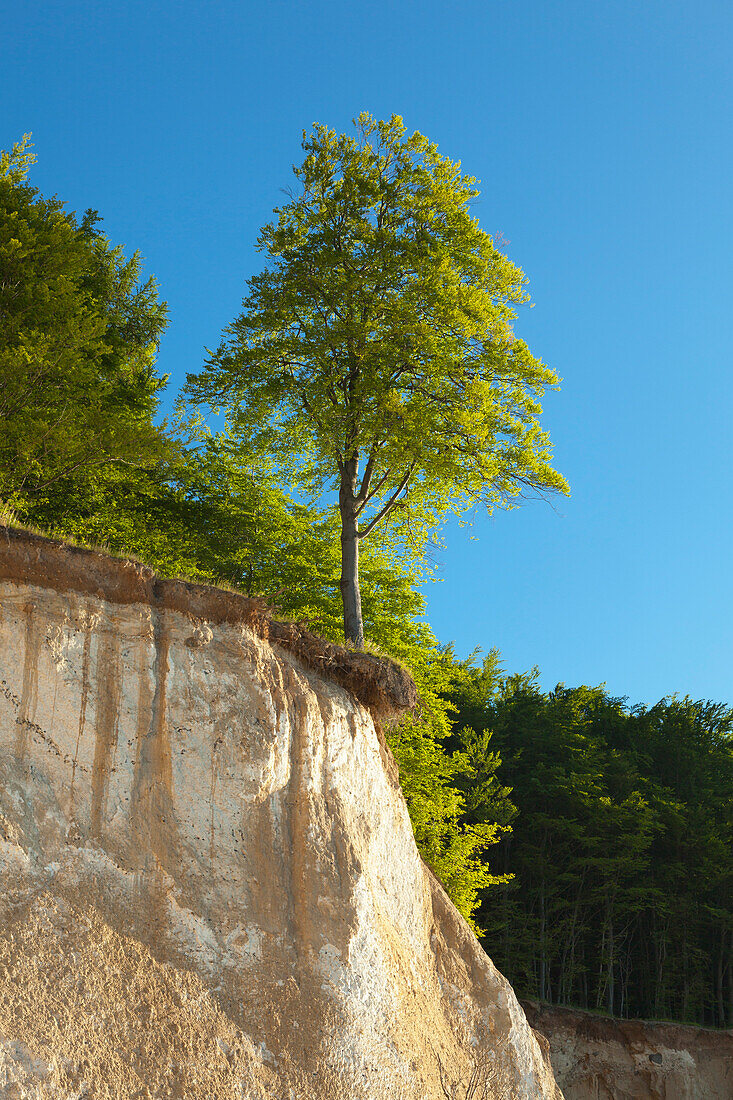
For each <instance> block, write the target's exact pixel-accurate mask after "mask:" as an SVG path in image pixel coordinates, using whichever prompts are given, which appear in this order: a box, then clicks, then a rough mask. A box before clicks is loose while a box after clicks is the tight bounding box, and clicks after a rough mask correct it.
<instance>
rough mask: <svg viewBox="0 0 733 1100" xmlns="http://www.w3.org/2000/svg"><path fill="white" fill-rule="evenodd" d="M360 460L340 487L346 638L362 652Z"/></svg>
mask: <svg viewBox="0 0 733 1100" xmlns="http://www.w3.org/2000/svg"><path fill="white" fill-rule="evenodd" d="M357 473H358V463H357V459H355V458H354V459H351V460H350V461H349V462H347V463H346V465H345V467H344V470H343V473H342V475H341V485H340V488H339V511H340V512H341V580H340V582H339V587H340V589H341V601H342V604H343V609H344V637H345V638H346V641H347V642H351V644H352V645H355V646H358V648H359V649H361V648H362V647H363V645H364V623H363V621H362V617H361V592H360V590H359V534H358V525H357V517H356V503H355V499H354V498H355V497H356V478H357Z"/></svg>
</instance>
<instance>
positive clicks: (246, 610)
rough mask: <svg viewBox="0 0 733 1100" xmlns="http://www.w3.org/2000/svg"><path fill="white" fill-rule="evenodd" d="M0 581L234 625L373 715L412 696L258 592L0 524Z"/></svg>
mask: <svg viewBox="0 0 733 1100" xmlns="http://www.w3.org/2000/svg"><path fill="white" fill-rule="evenodd" d="M0 581H12V582H15V583H21V584H33V585H38V586H39V587H41V588H50V589H53V590H54V591H56V592H78V593H81V594H83V595H87V596H93V597H97V598H98V599H104V600H108V601H109V602H110V603H117V604H133V603H142V604H148V605H149V606H151V607H155V608H159V609H166V610H170V611H177V612H179V613H181V614H184V615H188V616H189V617H190V618H191V619H194V620H205V621H207V622H212V623H230V624H234V625H236V624H242V625H244V626H247V627H249V629H250V630H252V631H253V632H254V633H255V634H257V635H258V637H260V638H262V639H263V640H265V641H269V642H271V643H272V644H274V645H278V646H280V647H281V648H283V649H285V650H288V652H290V653H292V654H293V656H295V657H297V659H298V660H299V661H301V662H302V663H303V664H304V665H306V666H307V667H308V668H311V669H312V670H313V671H314V672H317V673H318V674H319V675H321V676H323V677H325V678H326V679H329V680H332V681H334V682H335V683H337V684H339V685H340V686H341V687H344V688H346V689H347V690H348V691H350V692H351V693H352V694H353V695H354V696H355V697H356V698H357V699H358V700H359V702H360V703H363V704H364V705H365V706H366V707H368V708H369V709H370V710H371V712H372V714H373V715H374V717H375V718H379V719H383V718H389V717H396V716H397V715H399V714H402V713H403V712H404V711H406V710H411V709H412V708H413V707H414V706H415V705H416V703H417V689H416V687H415V684H414V681H413V679H412V677H411V676H410V674H409V672H408V671H407V670H406V669H405V668H403V667H402V665H400V664H398V663H397V662H396V661H393V660H391V659H390V658H388V657H380V656H377V655H375V654H373V653H368V652H365V651H363V650H354V649H349V648H348V647H347V646H341V645H335V644H334V643H332V642H327V641H325V640H324V639H323V638H319V637H317V636H316V635H315V634H313V633H311V631H309V630H308V629H307V628H306V627H305V626H303V625H302V624H300V623H293V622H281V621H279V620H277V619H274V618H273V615H272V609H271V608H270V607H269V606H268V604H267V603H266V601H265V600H264V599H262V598H258V597H249V596H245V595H244V594H243V593H241V592H235V591H230V590H228V589H224V588H216V587H215V586H213V585H208V584H196V583H193V582H192V581H186V580H182V579H165V578H162V577H158V576H157V575H156V573H155V571H154V570H153V569H151V568H150V566H147V565H143V564H142V563H141V562H138V561H132V560H130V559H127V558H117V557H113V556H112V555H110V554H106V553H104V552H102V551H99V550H91V549H88V548H87V547H82V546H74V545H71V544H69V543H65V542H62V541H60V540H58V539H53V538H48V537H46V536H45V535H38V534H35V533H34V532H31V531H27V530H24V529H23V528H18V527H10V526H7V525H6V524H3V523H0Z"/></svg>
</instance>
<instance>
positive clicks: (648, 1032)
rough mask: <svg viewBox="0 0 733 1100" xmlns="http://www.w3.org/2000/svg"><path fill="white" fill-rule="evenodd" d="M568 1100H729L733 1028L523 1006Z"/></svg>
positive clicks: (732, 1081)
mask: <svg viewBox="0 0 733 1100" xmlns="http://www.w3.org/2000/svg"><path fill="white" fill-rule="evenodd" d="M524 1008H525V1011H526V1013H527V1016H528V1018H529V1020H530V1022H531V1024H532V1026H533V1027H534V1028H537V1030H538V1031H540V1032H541V1033H542V1034H543V1035H545V1036H546V1037H547V1039H548V1041H549V1044H550V1057H551V1060H552V1066H553V1069H554V1071H555V1077H556V1079H557V1081H558V1083H559V1085H560V1086H561V1087H562V1090H563V1093H564V1096H565V1100H731V1098H733V1032H731V1031H713V1030H707V1029H705V1028H697V1027H687V1026H685V1025H683V1024H661V1023H659V1024H658V1023H647V1022H645V1021H643V1020H614V1019H611V1018H610V1017H607V1016H595V1015H592V1014H591V1013H587V1012H576V1011H574V1010H572V1009H566V1008H555V1007H552V1006H546V1005H543V1006H541V1007H540V1006H539V1005H537V1004H536V1003H533V1002H527V1003H525V1005H524Z"/></svg>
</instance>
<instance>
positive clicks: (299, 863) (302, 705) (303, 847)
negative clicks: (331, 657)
mask: <svg viewBox="0 0 733 1100" xmlns="http://www.w3.org/2000/svg"><path fill="white" fill-rule="evenodd" d="M288 681H289V683H288V687H289V688H290V689H291V698H290V704H291V707H292V723H291V731H292V732H291V752H292V756H291V762H290V784H289V786H288V810H289V814H288V816H289V819H290V820H289V824H290V885H291V894H292V904H293V924H294V932H295V944H296V950H297V951H298V954H299V955H300V956H301V961H302V962H305V961H306V960H308V958H309V956H310V955H311V954H312V952H313V951H314V950H315V944H314V931H315V930H314V929H313V927H312V906H313V905H314V903H315V900H316V897H317V896H318V891H316V892H315V894H314V893H313V891H312V889H310V887H312V886H313V881H312V880H313V870H314V868H313V865H312V864H313V859H314V853H313V850H312V847H311V843H310V838H309V831H310V830H309V825H310V819H311V810H313V811H314V812H313V817H316V816H317V815H316V813H315V806H312V805H311V797H310V792H309V790H308V779H307V771H308V765H307V760H306V756H307V753H308V744H309V740H310V736H309V735H311V734H312V736H313V737H317V736H318V731H317V730H315V729H312V730H311V729H310V728H309V726H310V725H311V724H312V721H311V715H310V713H309V708H308V702H307V697H306V694H305V693H304V692H303V689H302V685H301V684H299V682H298V679H297V677H296V676H295V674H294V673H293V672H292V670H291V669H288Z"/></svg>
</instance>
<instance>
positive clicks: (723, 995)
mask: <svg viewBox="0 0 733 1100" xmlns="http://www.w3.org/2000/svg"><path fill="white" fill-rule="evenodd" d="M468 671H469V675H468V677H467V679H466V680H464V681H463V682H462V684H461V686H460V687H459V688H458V689H457V690H455V691H454V692H453V695H452V700H453V702H454V704H455V706H456V708H457V710H456V713H455V714H454V716H453V719H454V729H455V732H454V734H453V737H452V739H451V741H452V742H454V743H455V744H456V745H457V746H460V747H461V748H462V749H463V750H464V751H465V749H466V748H469V749H470V748H471V747H472V746H476V745H481V746H483V745H485V744H487V741H486V739H487V738H488V737H489V736H490V738H491V740H490V747H491V749H492V750H493V752H495V753H497V754H498V756H499V757H500V758H501V761H502V763H501V767H500V768H499V769H498V775H499V777H500V779H501V782H502V783H503V784H506V786H507V787H509V788H511V794H509V795H508V797H509V798H511V801H512V802H513V803H514V805H515V807H516V811H513V810H512V809H511V808H510V807H509V806H508V804H507V807H506V810H505V814H504V816H503V818H502V820H503V822H504V823H505V824H510V823H511V825H512V831H511V832H510V833H507V834H506V835H505V836H504V837H503V839H502V840H501V844H500V848H499V850H498V852H496V851H495V852H494V853H493V854H492V858H491V863H492V865H493V866H494V867H495V868H497V869H501V870H502V871H504V872H506V873H510V874H513V875H514V878H513V879H512V880H511V881H510V882H509V883H508V884H507V885H505V886H503V887H501V888H500V889H499V890H493V891H492V892H491V893H490V894H488V895H486V896H485V898H484V901H483V902H482V904H481V906H480V908H479V910H478V914H477V920H478V922H479V924H480V925H481V926H482V928H483V929H484V930H485V938H484V944H485V946H486V949H487V951H488V952H489V954H490V955H491V957H492V958H493V959H494V961H495V962H496V963H497V965H498V966H499V967H500V969H502V970H503V971H504V972H505V973H506V974H507V976H508V977H509V979H510V980H511V982H512V984H513V985H514V987H515V988H516V989H517V990H518V992H519V993H520V994H521V995H524V996H528V997H535V998H539V999H540V1000H543V1001H544V1000H546V1001H551V1002H555V1003H559V1004H568V1005H579V1006H582V1007H583V1008H590V1009H600V1010H602V1011H606V1012H609V1013H611V1014H614V1015H621V1016H642V1017H652V1018H664V1019H666V1018H670V1019H678V1020H689V1021H692V1022H695V1023H699V1024H706V1025H712V1026H730V1025H731V1023H732V1022H733V799H732V798H731V794H732V793H733V736H732V734H731V731H732V730H733V709H730V708H728V707H726V706H723V705H721V704H717V703H710V702H695V701H693V700H692V699H690V698H687V697H685V698H678V697H674V698H667V699H662V700H660V701H659V702H658V703H657V704H656V705H654V706H651V707H646V706H629V705H628V704H627V702H626V700H624V699H615V698H613V697H612V696H610V695H608V693H607V692H606V691H605V689H604V688H603V687H602V686H601V687H593V688H591V687H577V688H566V687H565V686H564V685H562V684H560V685H558V686H557V687H556V688H555V690H554V691H552V692H549V693H543V692H542V691H540V689H539V687H538V686H537V681H536V676H535V675H534V674H529V675H514V676H507V677H503V676H500V675H499V674H498V672H497V662H496V656H495V655H493V656H492V658H491V659H489V660H488V661H487V662H486V664H485V665H484V667H483V668H482V669H477V668H472V669H469V670H468ZM487 747H488V745H487ZM468 794H469V799H470V788H469V791H468ZM469 804H470V803H469Z"/></svg>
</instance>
